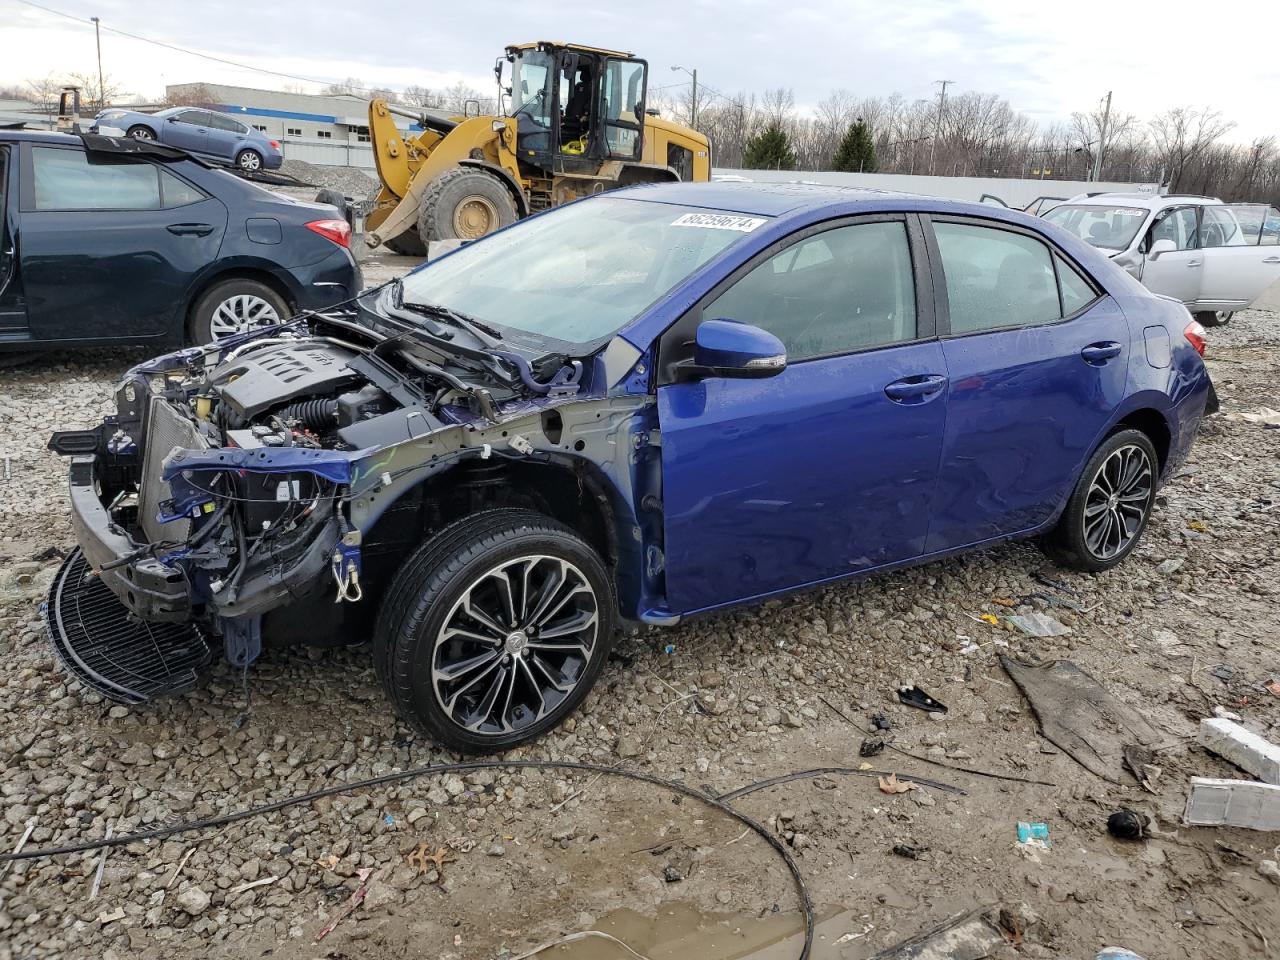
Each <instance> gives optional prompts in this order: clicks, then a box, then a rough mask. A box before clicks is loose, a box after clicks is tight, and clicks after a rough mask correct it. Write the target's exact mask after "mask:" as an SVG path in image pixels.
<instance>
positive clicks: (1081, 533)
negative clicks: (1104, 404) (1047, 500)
mask: <svg viewBox="0 0 1280 960" xmlns="http://www.w3.org/2000/svg"><path fill="white" fill-rule="evenodd" d="M1159 463H1160V461H1159V458H1158V457H1157V456H1156V450H1155V447H1154V446H1153V445H1152V443H1151V440H1150V439H1149V438H1148V437H1147V435H1146V434H1145V433H1143V432H1142V431H1140V430H1119V431H1117V432H1116V433H1113V434H1111V436H1109V437H1107V439H1106V440H1104V441H1103V443H1102V445H1101V446H1099V447H1098V449H1097V450H1096V451H1094V454H1093V456H1092V457H1090V458H1089V462H1088V463H1086V464H1085V467H1084V470H1083V471H1082V472H1081V474H1080V480H1079V481H1078V482H1077V483H1076V488H1075V490H1074V491H1073V492H1072V494H1071V499H1070V500H1068V501H1067V506H1066V509H1065V510H1064V511H1063V512H1062V518H1061V519H1060V520H1059V521H1058V526H1057V527H1056V528H1055V530H1054V532H1053V533H1052V534H1051V536H1050V541H1051V543H1050V546H1051V547H1052V548H1053V549H1052V550H1051V552H1052V554H1053V555H1054V559H1056V560H1057V561H1058V562H1059V563H1061V564H1063V565H1064V566H1067V567H1072V568H1074V569H1076V570H1085V571H1089V572H1096V571H1099V570H1110V569H1111V568H1112V567H1114V566H1115V565H1116V564H1118V563H1119V562H1120V561H1121V560H1123V559H1124V558H1125V557H1127V556H1128V555H1129V554H1130V553H1132V552H1133V549H1134V547H1136V546H1137V545H1138V541H1139V540H1140V539H1141V537H1142V532H1143V531H1144V530H1145V529H1146V527H1147V521H1148V520H1150V519H1151V509H1152V507H1153V506H1154V505H1155V500H1156V483H1157V480H1158V478H1159V475H1160V467H1159Z"/></svg>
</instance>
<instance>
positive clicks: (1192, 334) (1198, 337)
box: [344, 244, 1206, 357]
mask: <svg viewBox="0 0 1280 960" xmlns="http://www.w3.org/2000/svg"><path fill="white" fill-rule="evenodd" d="M344 246H345V244H344ZM1182 335H1183V336H1184V337H1186V338H1187V343H1189V344H1191V346H1192V347H1194V348H1195V351H1196V353H1198V354H1200V356H1202V357H1203V356H1204V345H1205V339H1206V335H1205V332H1204V327H1202V326H1200V323H1199V322H1198V321H1196V320H1192V321H1191V322H1190V323H1188V324H1187V325H1186V327H1185V328H1184V329H1183V331H1182Z"/></svg>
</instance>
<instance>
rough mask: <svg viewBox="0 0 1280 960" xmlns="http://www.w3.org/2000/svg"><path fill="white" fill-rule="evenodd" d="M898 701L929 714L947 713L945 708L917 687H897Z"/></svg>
mask: <svg viewBox="0 0 1280 960" xmlns="http://www.w3.org/2000/svg"><path fill="white" fill-rule="evenodd" d="M898 701H899V702H900V703H903V704H906V705H907V706H908V707H915V708H916V709H917V710H927V711H928V712H929V713H946V712H947V708H946V707H945V706H944V705H943V704H941V703H939V702H938V701H937V700H935V699H933V697H931V696H929V695H928V694H927V693H925V692H924V691H923V690H921V689H920V688H919V687H899V688H898Z"/></svg>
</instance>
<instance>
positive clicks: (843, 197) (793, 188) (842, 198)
mask: <svg viewBox="0 0 1280 960" xmlns="http://www.w3.org/2000/svg"><path fill="white" fill-rule="evenodd" d="M609 196H614V197H619V196H621V197H628V198H630V199H634V200H644V201H647V202H650V203H671V204H678V205H680V206H686V207H705V208H709V209H713V210H724V211H728V212H731V213H739V214H745V215H747V216H759V217H790V216H796V217H800V216H801V215H802V214H804V213H806V212H811V211H816V210H822V211H828V210H829V211H831V212H833V213H836V214H837V215H841V216H845V215H850V214H856V213H873V212H884V211H904V212H905V211H924V212H928V211H936V212H939V213H943V212H951V213H966V214H973V215H977V216H981V217H987V218H990V219H996V220H1004V221H1007V222H1009V223H1019V224H1023V225H1030V226H1036V225H1038V224H1040V223H1042V222H1043V221H1041V220H1040V219H1039V218H1036V217H1031V216H1029V215H1028V214H1025V213H1022V212H1021V211H1019V210H1012V209H1006V208H998V207H993V206H990V205H988V204H982V203H970V202H967V201H963V200H951V199H948V198H945V197H928V196H924V195H923V194H917V193H905V192H895V191H890V190H871V189H868V188H865V187H845V186H838V185H835V184H825V183H811V182H809V183H806V182H804V181H802V180H795V181H789V182H745V183H743V182H734V181H726V180H714V181H708V182H703V183H659V184H649V185H644V186H637V187H628V188H626V189H624V190H618V191H613V192H611V193H610V194H609Z"/></svg>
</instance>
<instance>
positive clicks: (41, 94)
mask: <svg viewBox="0 0 1280 960" xmlns="http://www.w3.org/2000/svg"><path fill="white" fill-rule="evenodd" d="M61 90H62V81H61V80H59V79H58V78H57V77H55V76H54V75H53V74H52V73H51V74H49V75H48V76H45V77H41V78H40V79H38V80H28V81H27V91H28V93H27V95H28V96H29V97H30V98H31V102H32V103H34V104H35V105H36V106H37V107H39V108H40V111H41V112H42V113H43V114H44V115H45V116H46V117H48V118H49V119H50V120H52V119H53V116H54V114H56V113H57V112H58V94H59V93H60V92H61Z"/></svg>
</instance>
